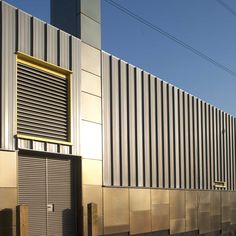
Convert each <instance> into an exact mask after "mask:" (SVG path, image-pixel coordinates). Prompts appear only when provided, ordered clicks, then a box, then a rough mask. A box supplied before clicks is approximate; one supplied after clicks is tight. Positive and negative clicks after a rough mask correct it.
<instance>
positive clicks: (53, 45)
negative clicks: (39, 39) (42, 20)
mask: <svg viewBox="0 0 236 236" xmlns="http://www.w3.org/2000/svg"><path fill="white" fill-rule="evenodd" d="M57 36H58V29H57V28H55V27H53V26H51V25H47V40H46V42H47V43H46V45H47V50H46V54H47V58H46V59H47V61H48V62H50V63H52V64H55V65H56V64H57V61H58V50H57V49H58V40H57Z"/></svg>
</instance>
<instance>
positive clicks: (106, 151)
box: [102, 53, 112, 185]
mask: <svg viewBox="0 0 236 236" xmlns="http://www.w3.org/2000/svg"><path fill="white" fill-rule="evenodd" d="M102 57H103V60H102V61H103V63H102V68H103V73H102V74H103V79H102V88H103V89H102V97H103V160H104V161H103V183H104V185H111V184H112V183H111V179H112V177H111V174H112V173H111V147H112V146H111V120H110V116H111V110H110V109H111V104H110V101H111V100H110V69H109V68H110V63H109V62H110V57H109V55H107V54H105V53H103V54H102Z"/></svg>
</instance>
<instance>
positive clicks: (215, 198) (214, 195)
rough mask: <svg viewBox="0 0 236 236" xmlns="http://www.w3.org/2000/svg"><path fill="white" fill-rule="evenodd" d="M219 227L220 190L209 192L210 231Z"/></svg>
mask: <svg viewBox="0 0 236 236" xmlns="http://www.w3.org/2000/svg"><path fill="white" fill-rule="evenodd" d="M220 229H221V195H220V192H213V191H212V192H211V231H218V230H220Z"/></svg>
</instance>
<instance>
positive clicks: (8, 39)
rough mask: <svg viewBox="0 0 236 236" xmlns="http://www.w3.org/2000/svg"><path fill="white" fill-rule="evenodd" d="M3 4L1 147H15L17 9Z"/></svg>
mask: <svg viewBox="0 0 236 236" xmlns="http://www.w3.org/2000/svg"><path fill="white" fill-rule="evenodd" d="M0 4H2V19H1V24H2V32H1V37H2V40H1V42H2V45H1V52H2V55H1V86H0V88H1V95H0V96H1V99H0V101H1V112H0V114H1V116H2V117H1V119H0V120H1V121H0V122H1V128H0V130H1V134H0V135H1V138H0V141H1V148H3V149H14V148H15V143H14V138H13V137H14V135H15V134H16V55H15V54H14V53H15V51H16V35H15V33H16V30H15V22H16V10H15V8H13V7H11V6H9V5H7V4H5V3H4V2H1V3H0Z"/></svg>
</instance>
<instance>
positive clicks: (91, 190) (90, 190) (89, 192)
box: [83, 185, 103, 235]
mask: <svg viewBox="0 0 236 236" xmlns="http://www.w3.org/2000/svg"><path fill="white" fill-rule="evenodd" d="M102 199H103V197H102V187H101V186H94V185H83V212H84V229H85V232H84V234H85V235H87V204H88V203H95V204H97V210H98V228H99V230H98V231H99V232H98V233H99V235H103V210H102V209H103V205H102V204H103V203H102Z"/></svg>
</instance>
